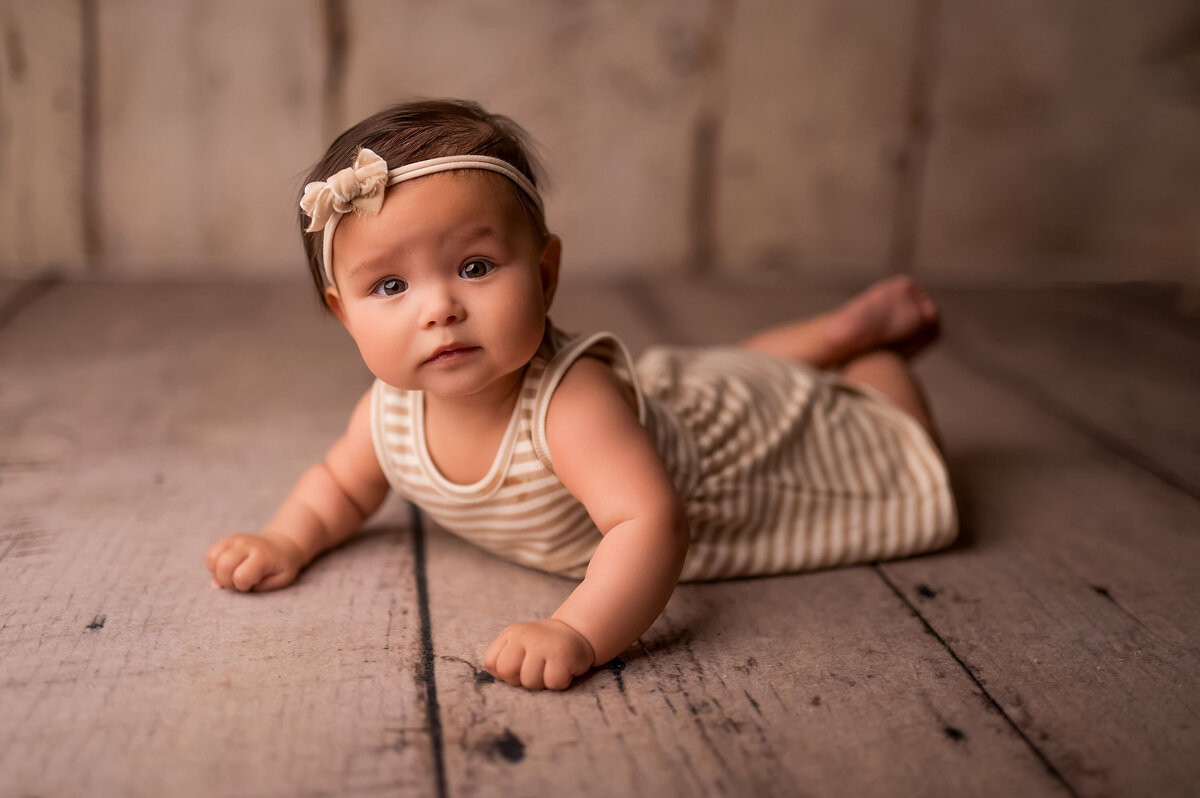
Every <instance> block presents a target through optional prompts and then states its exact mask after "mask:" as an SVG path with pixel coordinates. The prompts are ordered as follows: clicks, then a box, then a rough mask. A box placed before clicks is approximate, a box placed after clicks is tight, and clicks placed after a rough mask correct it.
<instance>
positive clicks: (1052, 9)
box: [0, 0, 1200, 283]
mask: <svg viewBox="0 0 1200 798" xmlns="http://www.w3.org/2000/svg"><path fill="white" fill-rule="evenodd" d="M0 27H2V29H0V43H2V44H0V46H2V47H3V57H2V58H0V241H3V242H4V245H5V246H4V247H3V249H2V251H0V276H8V277H23V276H28V275H31V274H40V273H44V272H45V271H47V270H54V271H56V272H58V273H60V274H63V275H66V276H70V277H101V278H110V277H112V278H135V279H136V278H172V279H173V278H195V277H208V276H214V275H216V276H232V275H237V276H247V277H252V278H260V277H262V278H267V277H275V276H281V275H285V274H295V275H299V274H303V267H302V265H301V261H300V255H299V243H298V239H297V236H296V233H295V231H294V230H293V229H292V221H293V213H294V211H293V208H294V204H293V203H294V199H295V194H296V191H297V190H298V188H299V180H300V176H301V175H302V174H303V173H304V172H305V171H306V169H307V167H308V165H309V164H310V163H312V162H313V161H315V160H316V158H317V157H318V156H319V154H320V152H321V150H322V148H323V146H324V143H325V142H326V141H327V140H328V139H329V137H330V136H331V135H333V134H335V133H336V132H338V131H340V130H341V129H343V128H344V127H345V126H346V125H347V124H349V123H350V122H352V121H354V120H356V119H358V118H360V117H362V116H364V115H365V114H368V113H370V112H372V111H374V110H376V109H378V108H379V107H381V106H382V105H384V104H386V103H389V102H392V101H395V100H398V99H401V98H405V97H411V96H416V95H426V96H440V95H452V96H462V97H469V98H474V99H477V100H480V101H481V102H483V103H484V104H485V105H487V106H488V107H490V108H491V109H493V110H497V111H501V112H504V113H507V114H509V115H511V116H513V117H514V118H516V119H517V120H518V121H519V122H521V123H522V124H523V125H525V126H526V127H527V128H528V129H529V130H530V131H531V132H532V133H533V134H534V136H535V137H536V138H537V139H538V140H539V141H540V143H541V145H542V151H543V154H544V156H545V159H546V161H547V163H548V165H549V167H550V172H551V176H552V179H553V183H552V187H551V190H550V192H549V197H548V200H549V202H548V209H549V216H550V223H551V226H552V227H553V228H554V229H556V230H557V231H559V232H560V233H562V235H563V236H564V239H565V241H566V253H567V259H568V260H567V263H568V267H569V268H571V269H576V270H580V271H588V272H589V273H597V272H599V273H613V274H621V273H629V272H632V271H638V272H643V273H644V272H646V271H662V272H674V273H696V274H702V273H707V272H734V273H739V274H747V275H749V274H765V275H770V274H777V273H779V272H786V273H789V274H792V275H799V276H801V277H803V278H806V279H811V280H813V281H819V282H824V283H859V282H862V281H864V280H866V279H870V278H872V277H875V276H878V275H880V274H883V273H887V272H890V271H897V270H910V271H915V272H917V273H918V274H920V275H922V276H924V277H925V278H926V279H928V280H931V281H939V282H942V283H980V282H994V281H1005V282H1010V281H1026V280H1075V279H1083V280H1092V279H1094V280H1124V279H1161V280H1178V281H1184V282H1192V283H1195V282H1198V281H1200V9H1198V8H1197V6H1196V4H1195V2H1194V0H1124V1H1123V2H1122V1H1121V0H1103V2H1099V1H1098V0H1059V1H1058V2H1054V3H1045V2H1041V0H1010V1H1008V2H1003V3H1001V2H995V1H993V2H973V3H956V2H943V1H942V0H896V1H895V2H888V3H880V2H875V1H874V0H706V2H692V0H679V1H678V2H669V1H668V0H637V1H636V2H635V1H634V0H625V1H622V0H586V1H582V0H581V1H580V2H559V1H557V0H511V1H510V2H496V1H495V0H454V1H453V2H442V3H430V2H420V1H419V0H403V1H397V0H172V1H171V2H151V0H38V2H36V3H33V2H23V0H0Z"/></svg>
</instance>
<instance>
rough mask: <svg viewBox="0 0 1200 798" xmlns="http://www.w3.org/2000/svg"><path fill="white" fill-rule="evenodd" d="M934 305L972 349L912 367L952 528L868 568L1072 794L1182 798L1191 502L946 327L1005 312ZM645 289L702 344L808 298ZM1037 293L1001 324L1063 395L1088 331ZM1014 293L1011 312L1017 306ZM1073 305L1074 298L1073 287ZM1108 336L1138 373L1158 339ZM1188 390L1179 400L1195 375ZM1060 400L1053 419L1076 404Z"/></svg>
mask: <svg viewBox="0 0 1200 798" xmlns="http://www.w3.org/2000/svg"><path fill="white" fill-rule="evenodd" d="M942 295H943V296H945V297H946V298H947V299H948V300H952V301H947V302H946V304H947V305H949V306H952V307H956V308H958V309H959V310H958V312H957V313H955V314H952V315H951V316H949V317H947V320H946V321H947V333H946V334H947V340H948V341H954V340H955V339H956V338H958V339H961V340H963V341H966V342H969V343H970V345H971V351H972V353H973V355H972V357H971V358H969V359H964V358H962V357H960V356H957V355H955V354H952V352H956V351H959V349H960V348H961V347H951V346H946V347H942V348H940V349H939V350H935V351H934V352H933V353H932V354H930V355H928V356H927V357H926V358H925V359H923V360H922V361H920V362H919V367H918V373H919V374H920V375H921V376H922V378H923V380H924V384H925V385H926V387H927V390H928V393H929V395H930V397H931V399H932V401H933V410H934V417H935V420H936V421H937V423H938V425H939V428H940V429H941V432H942V435H943V437H944V439H945V440H946V442H947V446H948V460H949V462H950V468H951V476H952V479H953V480H954V482H955V485H956V492H957V494H958V500H959V503H960V511H961V513H962V518H963V532H962V536H961V540H960V541H959V542H958V543H957V544H956V545H955V546H954V547H953V548H952V549H951V550H949V551H948V552H946V553H945V554H943V555H939V556H934V557H921V558H915V559H912V560H906V561H900V562H895V563H886V564H883V565H881V566H879V568H878V573H879V575H880V577H881V578H882V579H883V580H884V581H885V582H886V583H888V584H889V585H894V586H895V587H896V589H897V590H898V591H899V593H900V594H902V595H903V596H904V597H905V600H906V601H907V603H908V604H909V605H910V606H911V607H912V608H913V610H914V611H915V612H918V613H920V615H921V617H922V619H923V620H924V622H925V623H926V624H927V625H928V628H929V629H930V631H931V632H933V633H934V634H936V635H937V637H938V638H939V640H941V641H942V642H943V643H944V644H945V647H946V650H947V651H951V652H953V655H954V657H955V658H956V659H957V660H958V661H960V662H961V663H962V666H963V667H964V668H966V669H967V670H969V672H970V678H971V680H972V681H973V682H974V683H977V684H978V685H979V686H980V687H981V688H982V689H983V690H985V691H986V695H987V696H988V699H989V702H990V703H991V705H992V706H994V707H995V708H996V709H997V710H999V711H1002V712H1003V713H1004V716H1005V717H1006V718H1007V719H1008V720H1009V721H1010V722H1011V723H1012V724H1013V725H1014V728H1015V729H1016V730H1019V733H1020V734H1021V735H1022V736H1023V737H1024V738H1025V740H1027V741H1028V744H1029V745H1030V747H1031V748H1032V749H1034V750H1036V751H1037V752H1038V754H1039V756H1040V757H1042V758H1044V761H1045V762H1046V763H1047V766H1048V767H1050V768H1052V769H1053V771H1054V772H1055V774H1056V775H1057V776H1058V778H1059V779H1060V781H1061V783H1062V784H1063V785H1064V786H1067V787H1069V789H1070V790H1071V791H1072V792H1074V793H1076V794H1083V795H1104V794H1116V795H1126V794H1138V793H1141V792H1143V791H1145V792H1150V793H1154V794H1157V795H1187V794H1190V793H1191V790H1192V788H1193V785H1194V783H1195V781H1196V779H1197V778H1198V777H1200V769H1198V768H1197V765H1196V761H1195V758H1194V756H1193V753H1194V751H1195V750H1196V749H1197V747H1198V746H1200V724H1197V722H1196V721H1197V714H1198V710H1200V706H1197V703H1196V701H1195V695H1196V693H1197V691H1198V689H1200V677H1198V676H1197V670H1196V662H1197V659H1198V657H1200V648H1198V647H1197V645H1196V640H1197V639H1198V638H1197V633H1198V632H1200V585H1198V584H1197V581H1196V578H1195V575H1196V573H1197V569H1198V567H1200V514H1198V513H1197V502H1196V498H1195V497H1194V496H1192V495H1189V494H1188V492H1186V491H1184V490H1181V489H1179V488H1178V487H1177V486H1174V485H1171V484H1168V483H1166V482H1164V481H1163V480H1162V479H1161V478H1160V477H1159V476H1157V475H1156V474H1154V473H1152V472H1149V471H1147V469H1146V468H1144V467H1143V466H1142V465H1141V464H1140V463H1138V462H1134V461H1131V460H1129V459H1128V458H1125V457H1122V456H1120V455H1119V454H1114V453H1113V451H1112V450H1111V448H1110V447H1108V446H1106V445H1104V443H1103V441H1097V440H1095V439H1092V438H1090V437H1088V436H1087V435H1084V434H1081V433H1080V432H1079V431H1078V429H1077V425H1073V424H1070V423H1064V420H1063V419H1062V417H1061V413H1060V412H1059V408H1058V407H1045V406H1040V405H1039V404H1038V402H1037V401H1036V400H1035V401H1030V400H1029V399H1028V398H1027V397H1026V396H1024V395H1023V393H1022V392H1021V391H1020V390H1019V385H1018V386H1014V385H1012V384H1011V383H1009V382H1007V381H1005V380H1003V379H999V380H998V379H996V376H995V372H994V371H993V370H992V369H991V368H990V367H989V363H990V361H998V360H1001V359H1002V358H1005V357H1008V356H1009V355H1008V353H1007V352H1005V351H1004V350H1003V348H1001V347H998V346H995V345H994V344H991V343H990V341H989V339H988V338H986V337H984V336H982V335H979V334H978V330H976V328H975V327H972V326H968V325H963V329H961V330H960V329H959V328H957V327H954V326H952V321H953V319H955V318H959V317H961V316H964V315H966V313H967V312H968V311H974V312H977V313H979V314H981V315H979V316H978V317H977V318H980V319H987V320H989V321H990V322H992V324H991V326H990V327H989V329H990V330H991V332H992V333H993V334H995V333H996V327H997V326H999V327H1001V328H1002V329H1008V327H1009V324H1011V323H1012V319H1011V317H1010V318H1009V319H1008V322H1009V324H1002V322H1004V321H1005V318H1004V316H1003V315H1002V314H1001V313H996V314H995V315H988V314H984V312H983V307H984V306H985V305H988V304H989V302H990V300H991V295H992V294H991V292H982V291H980V292H959V293H957V294H956V293H954V292H949V291H947V292H943V293H942ZM1000 295H1001V296H1004V294H1003V292H1002V293H1001V294H1000ZM657 296H658V298H659V302H660V303H661V306H662V308H663V315H664V316H665V317H666V319H667V323H668V324H671V325H674V327H675V329H676V330H677V335H678V336H681V337H685V338H688V339H692V340H703V341H707V342H711V341H716V340H720V339H721V338H722V337H723V336H722V335H721V334H720V330H719V329H714V326H713V325H712V324H703V323H701V322H697V321H696V320H697V319H710V320H711V319H715V318H720V319H722V320H723V323H724V324H725V325H727V329H728V331H729V332H731V333H735V334H744V333H748V332H750V331H752V330H753V329H755V328H756V327H757V326H759V325H761V324H763V323H770V322H774V321H780V320H785V319H787V318H791V317H793V316H794V315H795V314H796V312H797V310H802V311H812V310H817V309H818V308H820V307H821V305H820V304H818V301H819V300H818V296H817V295H814V294H812V293H811V292H801V291H797V292H796V293H795V295H794V296H795V299H794V300H793V299H791V298H789V296H788V294H787V293H786V292H783V291H780V290H778V289H776V290H763V289H753V288H750V289H745V288H738V287H737V286H733V285H728V286H724V287H723V288H722V290H720V291H713V290H711V289H704V290H699V289H690V288H688V287H686V286H673V287H672V288H671V289H669V290H660V291H659V292H658V293H657ZM1054 296H1056V294H1055V292H1042V291H1031V292H1029V296H1028V297H1027V301H1028V303H1029V304H1030V306H1031V307H1032V308H1034V309H1035V312H1033V313H1030V314H1028V315H1022V316H1020V323H1021V324H1024V325H1027V326H1028V328H1029V329H1030V330H1031V331H1036V333H1035V335H1036V336H1038V337H1043V338H1045V339H1048V340H1050V341H1054V342H1055V344H1056V346H1051V345H1048V349H1050V350H1051V351H1057V352H1058V357H1059V358H1060V361H1061V362H1060V363H1059V364H1058V365H1059V367H1060V368H1061V369H1062V373H1063V375H1064V376H1063V377H1062V378H1061V383H1062V384H1066V383H1069V382H1070V381H1071V377H1070V376H1066V375H1072V374H1073V375H1074V377H1075V378H1076V379H1078V380H1079V381H1080V382H1084V380H1085V379H1086V372H1085V373H1082V374H1081V373H1078V372H1072V371H1071V368H1072V364H1073V360H1074V359H1073V357H1072V352H1073V350H1072V347H1071V346H1070V341H1071V340H1072V336H1076V335H1084V334H1086V333H1087V332H1088V330H1089V329H1090V328H1085V329H1083V330H1080V329H1078V328H1075V327H1072V325H1071V324H1066V325H1064V324H1063V323H1062V322H1061V321H1049V318H1048V316H1047V315H1046V314H1044V313H1042V314H1039V313H1037V312H1036V308H1038V307H1039V306H1042V307H1043V308H1044V306H1045V305H1046V304H1047V303H1050V302H1052V298H1053V297H1054ZM1018 299H1019V295H1018V297H1013V298H1012V302H1011V305H1012V309H1013V310H1016V309H1018V308H1019V307H1020V306H1021V305H1022V304H1023V303H1022V302H1020V301H1018ZM1075 299H1076V301H1077V303H1079V304H1086V295H1084V297H1083V298H1080V297H1075ZM1071 304H1072V303H1071V302H1069V301H1068V302H1065V303H1064V305H1065V306H1070V305H1071ZM1000 306H1001V307H1003V304H1002V303H1000ZM1065 317H1066V318H1071V319H1073V320H1074V322H1075V324H1081V323H1082V322H1081V320H1080V319H1079V317H1072V316H1070V315H1066V316H1065ZM1114 324H1116V322H1114ZM979 325H980V326H984V325H985V322H983V321H980V322H979ZM1068 330H1069V333H1068ZM1127 335H1129V337H1130V339H1131V344H1130V345H1129V346H1128V347H1126V348H1124V349H1120V350H1117V351H1114V352H1112V353H1111V357H1112V362H1111V363H1110V368H1111V369H1112V370H1113V371H1115V372H1118V373H1119V372H1120V371H1121V370H1123V369H1129V370H1130V372H1132V373H1137V372H1138V370H1139V369H1140V368H1142V365H1141V364H1138V363H1136V362H1135V360H1136V359H1137V358H1139V357H1141V356H1142V355H1143V354H1144V352H1145V351H1148V350H1149V349H1150V348H1152V347H1153V346H1154V345H1155V342H1156V340H1157V339H1156V337H1155V336H1154V335H1152V334H1147V333H1145V332H1144V331H1138V332H1134V331H1129V330H1127ZM1139 341H1140V342H1141V343H1142V345H1143V346H1144V347H1145V348H1146V349H1142V348H1141V347H1138V346H1137V345H1136V344H1137V342H1139ZM1192 351H1193V354H1194V353H1195V347H1194V346H1193V350H1192ZM1150 362H1151V363H1157V364H1158V369H1156V370H1155V374H1156V378H1157V379H1158V380H1159V381H1167V382H1168V383H1170V384H1173V380H1174V374H1173V369H1172V368H1171V367H1170V366H1168V365H1167V364H1166V363H1163V362H1162V361H1154V360H1151V361H1150ZM1190 394H1191V397H1192V401H1191V403H1190V405H1189V406H1190V407H1196V406H1197V405H1198V404H1200V386H1198V385H1197V384H1195V382H1194V381H1193V383H1191V385H1190ZM1074 396H1075V398H1077V397H1078V394H1075V395H1074ZM1147 399H1148V400H1149V401H1151V402H1152V403H1154V404H1155V406H1153V407H1152V408H1148V412H1150V413H1154V412H1157V413H1158V414H1159V415H1160V417H1161V423H1162V424H1163V425H1164V426H1174V427H1175V428H1176V429H1180V430H1183V429H1186V428H1189V427H1190V426H1191V425H1193V424H1194V418H1193V415H1192V414H1189V413H1183V412H1180V407H1181V405H1180V403H1179V402H1177V401H1176V400H1177V399H1178V396H1175V395H1170V394H1169V395H1168V396H1167V398H1166V399H1165V400H1154V399H1153V398H1152V397H1151V396H1150V395H1148V396H1147ZM1068 401H1069V402H1071V403H1070V404H1069V405H1068V407H1069V408H1070V411H1071V412H1076V410H1077V407H1078V412H1088V410H1089V407H1088V404H1087V403H1083V402H1080V403H1079V406H1077V405H1076V404H1075V402H1074V401H1072V400H1068ZM1106 401H1107V402H1108V403H1110V406H1111V407H1113V408H1116V407H1118V406H1119V404H1120V402H1121V400H1120V397H1119V396H1115V395H1112V394H1109V396H1108V398H1107V399H1104V398H1095V399H1094V401H1093V402H1092V403H1091V409H1095V408H1096V407H1099V406H1101V405H1103V404H1104V403H1105V402H1106ZM1110 417H1111V416H1110ZM958 675H962V670H961V669H960V670H959V671H958ZM989 744H990V743H989Z"/></svg>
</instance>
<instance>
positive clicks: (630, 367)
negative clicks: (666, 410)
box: [531, 332, 646, 473]
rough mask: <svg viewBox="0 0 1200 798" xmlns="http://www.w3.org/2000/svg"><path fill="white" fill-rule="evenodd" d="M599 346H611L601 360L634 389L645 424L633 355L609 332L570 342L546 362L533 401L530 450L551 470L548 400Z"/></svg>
mask: <svg viewBox="0 0 1200 798" xmlns="http://www.w3.org/2000/svg"><path fill="white" fill-rule="evenodd" d="M599 345H608V346H609V347H610V348H611V354H609V353H605V355H606V356H604V357H602V358H601V360H603V361H605V362H606V363H607V364H608V366H609V368H611V369H612V370H613V373H614V374H615V375H616V377H617V379H618V380H619V381H621V382H624V383H625V384H626V385H628V386H629V387H630V388H632V389H633V395H634V397H635V398H636V400H637V417H638V423H639V424H642V425H643V426H644V425H645V423H646V400H645V397H644V396H643V395H642V386H641V384H640V383H639V381H638V376H637V371H636V370H635V369H634V364H633V356H632V355H630V354H629V350H628V349H627V348H626V347H625V344H624V343H622V342H621V340H620V339H619V338H617V337H616V336H615V335H613V334H612V333H609V332H598V333H595V334H593V335H588V336H585V337H583V338H580V339H578V340H576V341H572V342H571V343H570V344H569V345H568V346H567V347H566V348H564V349H562V350H561V351H559V352H557V353H556V354H555V355H554V358H553V359H552V360H551V361H550V363H548V364H547V366H546V371H545V374H543V376H542V382H541V384H540V385H539V386H538V391H537V396H536V397H535V398H534V400H533V419H532V422H533V424H532V426H533V428H532V430H531V438H532V440H533V453H534V454H536V455H537V458H538V460H540V461H541V463H542V465H544V466H545V467H546V468H547V469H548V470H549V471H550V472H551V473H553V472H554V465H553V463H551V461H550V444H549V443H548V442H547V440H546V413H547V411H548V410H549V409H550V400H551V398H553V396H554V392H555V391H556V390H557V389H558V385H559V383H561V382H562V379H563V377H565V376H566V374H567V371H568V370H569V369H570V368H571V366H572V365H574V363H575V361H576V360H578V359H579V358H581V357H583V356H584V355H586V354H588V353H589V352H590V351H591V350H592V349H594V348H596V347H597V346H599Z"/></svg>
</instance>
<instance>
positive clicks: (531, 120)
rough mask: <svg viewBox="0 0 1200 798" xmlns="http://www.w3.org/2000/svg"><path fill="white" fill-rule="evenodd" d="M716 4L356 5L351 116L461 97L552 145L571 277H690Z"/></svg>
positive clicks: (351, 7) (549, 159)
mask: <svg viewBox="0 0 1200 798" xmlns="http://www.w3.org/2000/svg"><path fill="white" fill-rule="evenodd" d="M704 13H705V5H704V4H692V3H672V2H666V0H656V1H655V2H647V3H619V2H591V3H565V4H564V3H556V2H549V1H548V0H523V1H522V2H514V3H505V4H501V5H497V4H495V3H491V2H484V1H483V0H471V1H470V2H457V3H453V4H441V5H426V4H420V3H409V4H405V5H404V6H403V8H401V9H397V8H396V6H395V4H394V3H389V2H384V1H383V0H352V2H350V3H348V28H349V31H350V36H349V40H350V41H351V42H352V47H351V49H350V52H349V54H348V62H347V75H346V92H345V106H344V113H345V117H344V118H345V119H346V120H347V121H353V120H357V119H359V118H361V117H363V116H365V115H367V114H369V113H371V112H373V111H375V110H378V109H379V108H381V107H383V106H384V105H386V104H388V103H391V102H395V101H398V100H401V99H406V98H410V97H412V96H433V97H437V96H453V97H464V98H467V99H473V100H477V101H479V102H481V103H482V104H483V105H484V106H485V107H486V108H488V109H489V110H492V111H496V112H499V113H504V114H507V115H509V116H511V117H513V118H514V119H515V120H516V121H517V122H518V123H520V124H521V125H522V126H523V127H525V128H526V129H527V130H529V132H530V133H531V134H532V135H533V136H534V138H536V139H537V140H538V141H539V142H540V144H541V151H542V154H543V156H544V160H545V162H546V165H547V167H548V170H549V172H550V190H549V191H548V192H547V215H548V222H549V224H550V227H551V229H553V230H555V231H556V232H558V233H559V234H560V235H562V237H563V240H564V242H565V249H564V258H565V262H564V263H565V266H566V268H567V269H572V268H586V269H588V270H593V269H595V270H615V271H630V270H651V271H661V270H664V269H679V268H682V267H683V265H684V259H685V257H686V255H687V253H688V232H687V219H686V204H687V196H688V192H689V190H690V185H691V184H690V164H691V153H690V150H689V143H690V142H691V138H692V128H693V125H694V121H695V117H696V110H697V106H698V98H699V81H698V74H699V70H700V65H699V56H698V53H697V48H698V47H699V45H700V35H701V30H702V27H703V24H704Z"/></svg>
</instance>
